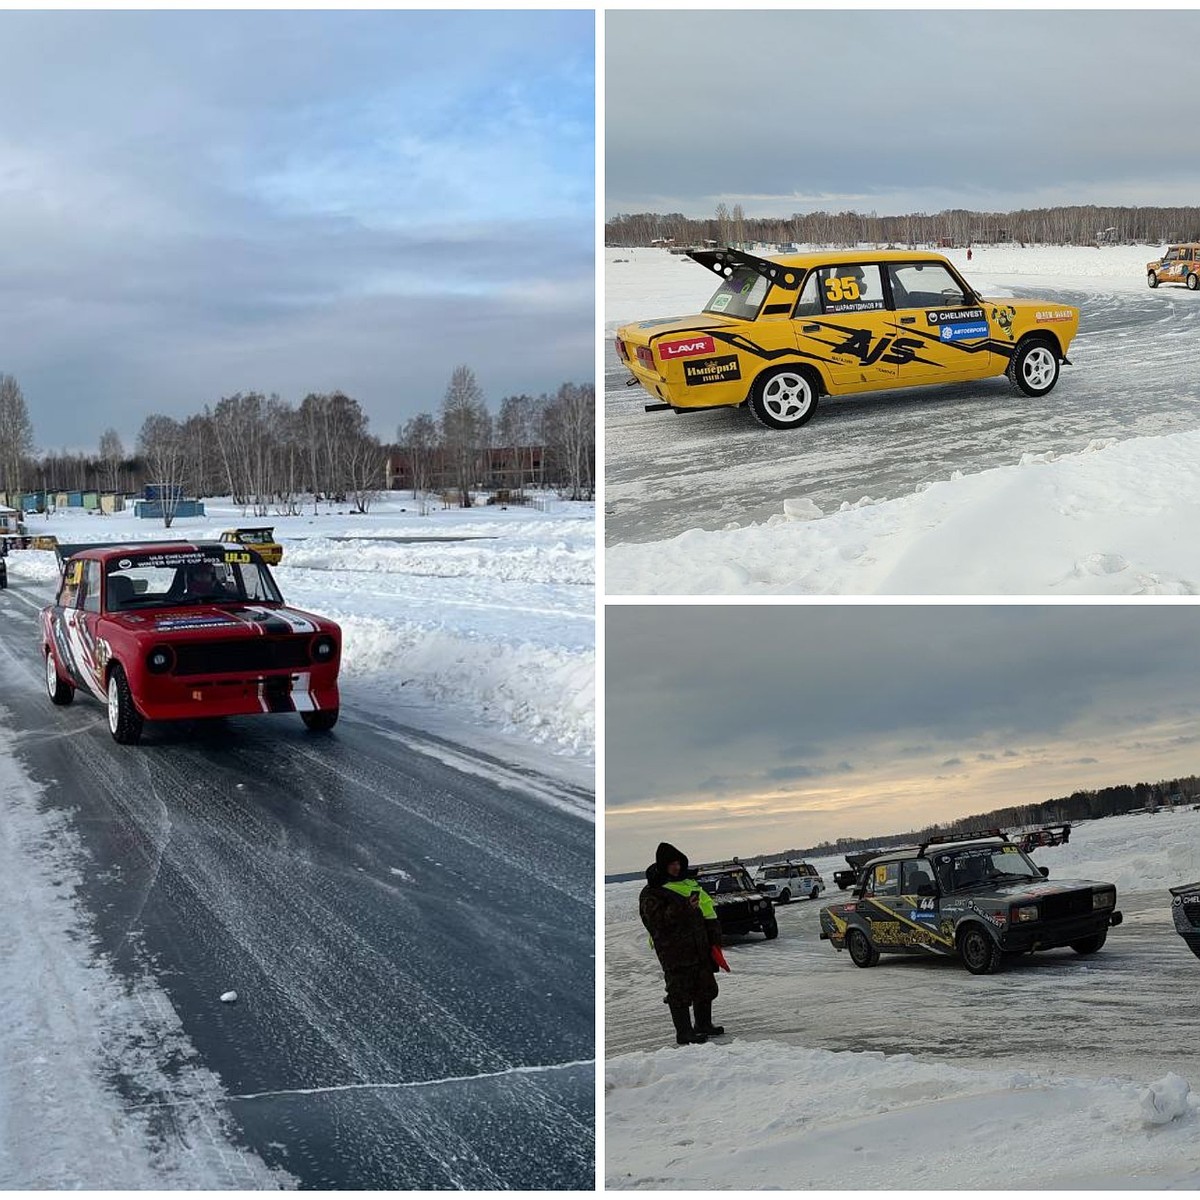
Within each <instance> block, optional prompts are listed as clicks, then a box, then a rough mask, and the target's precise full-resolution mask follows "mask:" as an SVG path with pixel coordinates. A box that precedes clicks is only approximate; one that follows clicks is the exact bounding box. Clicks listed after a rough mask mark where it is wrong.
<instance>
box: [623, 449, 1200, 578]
mask: <svg viewBox="0 0 1200 1200" xmlns="http://www.w3.org/2000/svg"><path fill="white" fill-rule="evenodd" d="M782 504H783V505H784V506H787V505H788V502H787V501H783V502H782ZM791 512H793V513H795V514H796V515H797V516H799V517H800V518H801V519H800V520H796V519H789V517H788V516H787V515H785V514H784V513H780V514H779V515H778V516H777V517H775V518H772V519H771V520H769V521H767V522H765V523H764V524H761V525H754V526H750V527H748V528H742V529H725V530H714V531H706V530H699V529H693V530H689V531H688V532H687V533H684V534H681V535H680V536H678V537H675V538H672V539H670V540H669V541H662V542H649V543H644V544H636V545H634V544H622V545H617V546H612V547H610V548H609V550H608V552H607V555H606V563H605V569H606V586H607V588H608V590H609V591H610V592H612V593H647V594H648V593H659V594H670V595H686V594H704V595H723V594H736V593H755V594H763V595H789V594H819V593H838V594H853V595H865V594H878V595H937V594H943V593H952V594H963V595H1089V594H1106V595H1194V594H1196V593H1197V592H1200V540H1197V538H1196V537H1195V529H1196V525H1197V521H1198V519H1200V432H1189V433H1178V434H1172V435H1170V436H1166V437H1146V438H1133V439H1130V440H1128V441H1124V442H1119V443H1116V444H1109V443H1101V444H1096V445H1092V446H1089V447H1088V448H1087V449H1086V450H1084V451H1082V452H1081V453H1079V454H1073V455H1065V456H1062V457H1058V456H1055V455H1052V454H1047V455H1026V456H1025V457H1024V458H1023V459H1022V461H1021V462H1020V464H1019V465H1016V466H1009V467H998V468H995V469H993V470H989V471H981V472H979V473H978V474H975V475H967V476H961V475H955V476H952V477H951V478H950V479H949V480H946V481H942V482H937V483H932V484H930V485H929V486H928V487H926V488H925V489H924V490H923V491H919V492H917V493H915V494H913V495H909V496H904V497H901V498H899V499H896V500H890V501H885V502H883V503H879V504H871V503H865V504H862V505H855V506H847V507H845V508H843V509H842V510H841V511H839V512H836V513H831V514H830V515H829V516H826V517H823V518H820V519H817V520H814V519H809V518H810V512H809V510H806V509H804V508H803V507H802V506H801V505H799V504H798V503H797V502H795V501H793V502H791Z"/></svg>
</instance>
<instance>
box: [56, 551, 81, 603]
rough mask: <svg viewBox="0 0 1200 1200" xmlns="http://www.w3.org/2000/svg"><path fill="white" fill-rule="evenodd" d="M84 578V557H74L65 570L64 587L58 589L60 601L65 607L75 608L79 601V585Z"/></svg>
mask: <svg viewBox="0 0 1200 1200" xmlns="http://www.w3.org/2000/svg"><path fill="white" fill-rule="evenodd" d="M82 580H83V561H82V559H78V558H75V559H72V560H71V561H70V562H69V563H67V569H66V570H65V571H64V572H63V581H62V587H60V588H59V589H58V603H59V604H60V605H61V606H62V607H63V608H74V607H75V606H76V604H77V603H78V601H79V585H80V583H81V582H82Z"/></svg>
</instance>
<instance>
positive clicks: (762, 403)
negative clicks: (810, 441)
mask: <svg viewBox="0 0 1200 1200" xmlns="http://www.w3.org/2000/svg"><path fill="white" fill-rule="evenodd" d="M750 411H751V412H752V413H753V414H754V415H755V416H756V417H757V418H758V421H759V423H760V424H762V425H765V426H766V427H767V428H768V429H799V428H800V426H801V425H803V424H804V423H805V422H806V421H810V420H812V415H813V413H815V412H816V411H817V381H816V379H815V378H814V377H813V375H812V373H811V372H809V371H806V370H805V369H804V368H803V367H772V368H771V369H770V370H769V371H764V372H763V373H762V374H761V375H760V376H759V377H758V378H757V379H756V380H755V381H754V387H753V388H751V389H750Z"/></svg>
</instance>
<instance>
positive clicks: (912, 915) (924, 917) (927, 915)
mask: <svg viewBox="0 0 1200 1200" xmlns="http://www.w3.org/2000/svg"><path fill="white" fill-rule="evenodd" d="M908 919H909V920H910V921H936V920H937V919H938V916H937V913H935V912H929V911H928V909H922V908H914V909H912V910H911V911H910V912H909V914H908Z"/></svg>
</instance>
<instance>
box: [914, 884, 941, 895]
mask: <svg viewBox="0 0 1200 1200" xmlns="http://www.w3.org/2000/svg"><path fill="white" fill-rule="evenodd" d="M917 895H918V896H936V895H937V888H936V887H934V886H933V884H932V883H923V884H921V886H920V887H919V888H917Z"/></svg>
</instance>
